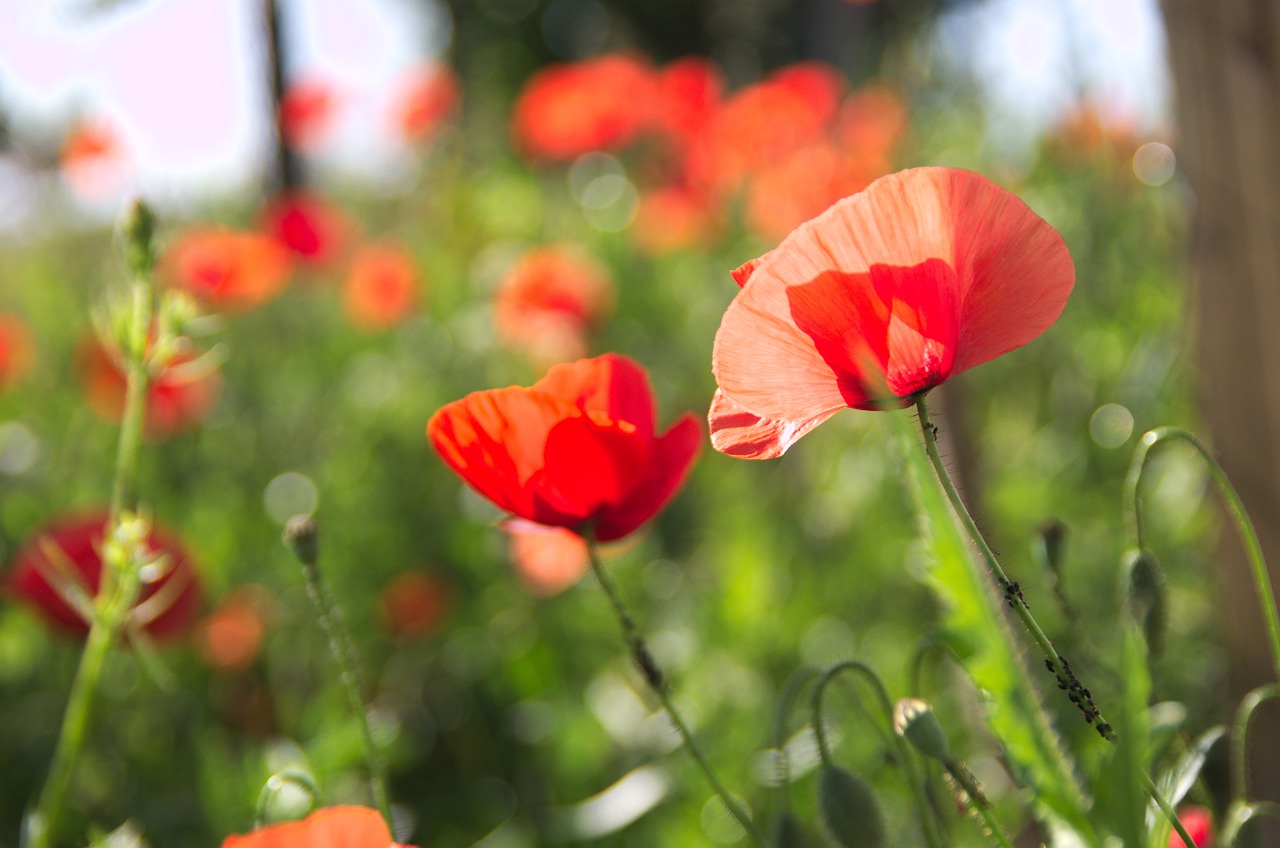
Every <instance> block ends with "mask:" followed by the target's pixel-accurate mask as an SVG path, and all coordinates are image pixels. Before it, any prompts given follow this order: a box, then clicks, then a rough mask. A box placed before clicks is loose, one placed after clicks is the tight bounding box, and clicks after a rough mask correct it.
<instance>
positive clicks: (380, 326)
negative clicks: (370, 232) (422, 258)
mask: <svg viewBox="0 0 1280 848" xmlns="http://www.w3.org/2000/svg"><path fill="white" fill-rule="evenodd" d="M417 302H418V271H417V268H416V267H415V266H414V261H413V257H412V256H410V255H409V252H408V251H407V250H405V249H404V248H403V247H400V246H399V245H395V244H391V243H385V244H379V245H373V246H370V247H365V248H362V249H361V250H360V251H359V252H358V253H357V254H356V255H355V257H354V258H353V259H352V260H351V270H350V272H348V274H347V282H346V286H345V287H344V289H343V305H344V306H345V307H346V312H347V316H348V317H349V318H351V320H352V321H353V322H354V323H355V324H356V325H357V326H359V327H361V328H363V329H366V330H385V329H386V328H388V327H391V326H393V325H394V324H397V323H399V322H400V321H401V320H402V319H403V318H404V317H405V316H406V315H408V314H409V310H410V309H412V308H413V306H414V304H416V303H417Z"/></svg>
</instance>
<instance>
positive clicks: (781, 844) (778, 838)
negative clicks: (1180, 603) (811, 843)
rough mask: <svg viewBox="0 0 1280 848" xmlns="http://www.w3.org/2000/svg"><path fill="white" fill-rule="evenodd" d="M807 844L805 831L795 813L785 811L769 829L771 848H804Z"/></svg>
mask: <svg viewBox="0 0 1280 848" xmlns="http://www.w3.org/2000/svg"><path fill="white" fill-rule="evenodd" d="M806 844H808V843H806V842H805V839H804V830H803V829H802V828H801V827H800V820H799V819H797V818H796V817H795V814H794V813H791V812H790V811H787V810H784V811H783V812H782V813H780V814H779V815H778V817H777V818H776V819H774V820H773V826H772V827H771V828H769V846H770V848H804V846H805V845H806Z"/></svg>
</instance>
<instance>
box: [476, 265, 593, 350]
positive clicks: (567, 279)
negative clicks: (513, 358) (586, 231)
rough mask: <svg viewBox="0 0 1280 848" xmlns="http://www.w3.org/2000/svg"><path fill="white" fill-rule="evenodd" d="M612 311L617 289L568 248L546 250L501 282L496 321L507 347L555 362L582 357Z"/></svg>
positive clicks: (495, 315) (511, 271)
mask: <svg viewBox="0 0 1280 848" xmlns="http://www.w3.org/2000/svg"><path fill="white" fill-rule="evenodd" d="M612 306H613V283H612V281H611V280H610V278H609V276H608V274H607V272H606V271H605V270H604V269H603V268H601V267H600V266H599V265H598V264H596V263H595V262H594V261H593V260H591V259H590V258H589V257H587V256H586V255H584V254H581V253H579V252H577V251H575V250H572V249H570V248H563V247H542V248H535V249H534V250H530V251H529V252H527V253H525V254H524V255H523V256H522V257H520V259H518V260H517V261H516V263H515V264H514V265H512V266H511V268H510V270H508V271H507V274H506V276H504V277H503V279H502V282H501V283H500V284H499V287H498V292H497V295H496V297H495V300H494V321H495V323H496V324H497V329H498V335H499V337H501V339H502V340H503V341H504V342H505V343H506V344H507V345H509V346H510V347H512V348H515V349H517V350H523V351H525V352H526V353H529V354H531V355H532V356H534V357H536V358H537V359H540V360H543V361H551V362H555V361H560V360H565V359H572V358H574V357H578V356H582V355H583V354H584V353H585V352H586V347H587V334H588V333H589V332H590V331H591V330H592V329H594V328H595V327H596V326H597V325H599V324H600V322H601V321H602V320H603V319H604V318H605V316H606V315H607V314H608V313H609V311H610V310H611V309H612Z"/></svg>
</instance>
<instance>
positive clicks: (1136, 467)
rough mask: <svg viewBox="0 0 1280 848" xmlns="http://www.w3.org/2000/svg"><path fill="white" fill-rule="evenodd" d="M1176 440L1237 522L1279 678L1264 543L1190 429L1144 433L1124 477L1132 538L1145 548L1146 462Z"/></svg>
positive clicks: (1277, 630) (1277, 621) (1279, 644)
mask: <svg viewBox="0 0 1280 848" xmlns="http://www.w3.org/2000/svg"><path fill="white" fill-rule="evenodd" d="M1174 440H1181V441H1184V442H1186V443H1187V444H1189V445H1191V446H1192V447H1193V448H1195V450H1196V453H1198V454H1200V457H1201V459H1203V460H1204V461H1205V464H1206V465H1208V466H1209V473H1210V474H1211V475H1212V476H1213V480H1214V482H1215V483H1217V484H1218V488H1219V489H1221V490H1222V496H1223V498H1224V499H1225V500H1226V502H1227V511H1228V512H1230V513H1231V517H1232V519H1233V520H1234V521H1235V523H1236V529H1237V530H1238V531H1239V532H1240V538H1241V540H1242V541H1243V542H1244V547H1245V552H1246V553H1247V554H1248V558H1249V568H1250V571H1251V572H1252V574H1253V585H1254V591H1256V592H1257V593H1258V603H1259V604H1260V605H1261V607H1262V618H1263V620H1264V622H1265V623H1266V628H1267V638H1268V639H1269V640H1270V642H1271V658H1272V663H1273V665H1274V666H1275V672H1276V678H1277V679H1280V615H1278V614H1277V612H1276V596H1275V592H1274V591H1273V590H1272V588H1271V577H1270V575H1269V574H1268V573H1267V563H1266V560H1264V559H1263V556H1262V543H1261V542H1260V541H1259V540H1258V533H1257V531H1256V530H1255V529H1254V527H1253V521H1252V519H1250V518H1249V513H1248V512H1247V511H1246V510H1245V508H1244V502H1243V501H1241V500H1240V494H1239V493H1238V492H1237V491H1236V488H1235V486H1233V485H1231V481H1230V480H1228V479H1227V473H1226V472H1225V471H1223V470H1222V466H1221V465H1219V464H1218V461H1217V460H1216V459H1214V458H1213V454H1211V453H1210V452H1209V449H1208V448H1207V447H1206V446H1205V445H1204V443H1203V442H1201V441H1200V440H1199V439H1197V438H1196V437H1195V435H1193V434H1192V433H1190V432H1188V431H1187V430H1183V429H1182V428H1180V427H1157V428H1156V429H1154V430H1150V431H1148V432H1147V433H1146V434H1144V435H1143V437H1142V439H1141V441H1139V442H1138V447H1137V449H1136V450H1135V451H1134V454H1133V460H1132V461H1131V462H1130V463H1129V473H1128V475H1126V477H1125V504H1126V507H1128V506H1129V505H1132V509H1128V508H1126V511H1125V515H1126V518H1127V522H1126V524H1127V529H1128V533H1129V538H1130V540H1131V541H1132V543H1133V544H1134V545H1135V546H1136V547H1137V548H1138V549H1140V550H1145V549H1146V545H1145V528H1144V527H1143V523H1142V498H1141V496H1140V495H1139V486H1140V484H1141V483H1142V477H1143V474H1144V473H1145V472H1146V470H1147V462H1148V460H1149V459H1150V456H1151V451H1152V449H1153V448H1154V447H1155V446H1156V445H1159V444H1163V443H1165V442H1169V441H1174Z"/></svg>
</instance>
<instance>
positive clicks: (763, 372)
mask: <svg viewBox="0 0 1280 848" xmlns="http://www.w3.org/2000/svg"><path fill="white" fill-rule="evenodd" d="M734 279H735V280H736V281H737V282H738V284H739V285H740V286H742V290H741V291H740V292H739V293H738V296H737V297H736V298H735V299H734V302H733V303H732V304H730V306H729V309H728V310H727V311H726V312H725V316H724V319H723V321H722V322H721V325H720V329H719V331H718V332H717V334H716V341H715V350H714V353H713V360H712V370H713V371H714V372H715V375H716V381H717V383H718V385H719V391H718V392H717V393H716V397H715V399H714V400H713V402H712V408H711V413H710V420H711V431H712V444H713V445H715V446H716V448H717V449H719V450H721V451H723V452H725V453H729V454H731V455H735V456H743V457H749V458H756V459H763V458H768V457H772V456H779V455H781V454H782V453H783V452H784V451H785V450H786V449H787V448H788V447H789V446H790V445H791V444H793V443H794V442H795V440H796V439H798V438H800V436H802V435H803V434H804V433H806V432H808V431H809V430H810V429H812V428H813V427H815V426H817V424H819V423H821V422H822V421H825V420H826V419H827V418H829V417H831V416H832V415H834V414H835V413H836V412H838V411H839V410H841V409H844V408H846V407H851V408H855V409H882V408H887V407H901V406H905V405H907V404H909V403H911V402H913V401H914V399H915V397H916V396H917V395H919V394H921V393H923V392H927V391H928V390H929V389H931V388H933V387H934V386H937V385H939V384H941V383H942V382H944V381H946V380H947V379H948V378H950V377H951V376H952V375H954V374H957V373H959V372H961V371H964V370H966V369H968V368H972V367H974V366H975V365H980V364H982V363H983V362H986V361H988V360H990V359H994V358H995V357H997V356H1000V355H1001V354H1003V353H1007V352H1008V351H1010V350H1013V349H1014V348H1017V347H1021V346H1022V345H1024V344H1027V343H1028V342H1030V341H1032V340H1033V339H1035V338H1036V337H1037V336H1039V335H1040V334H1041V333H1043V332H1044V331H1045V330H1046V329H1048V327H1049V326H1050V325H1051V324H1052V323H1053V322H1054V321H1056V320H1057V318H1058V315H1059V314H1061V312H1062V309H1063V308H1064V306H1065V305H1066V301H1067V297H1068V295H1069V294H1070V293H1071V289H1072V287H1073V285H1074V282H1075V269H1074V266H1073V265H1072V262H1071V256H1070V254H1068V252H1067V249H1066V245H1065V244H1064V243H1063V241H1062V237H1061V236H1060V235H1059V234H1058V232H1057V231H1056V230H1054V229H1053V227H1051V226H1050V225H1049V224H1047V223H1046V222H1045V221H1044V220H1043V219H1042V218H1040V217H1039V216H1038V215H1036V214H1035V213H1034V212H1032V211H1031V210H1030V209H1029V208H1028V207H1027V206H1026V204H1025V203H1023V202H1022V201H1021V200H1019V199H1018V198H1017V197H1016V196H1014V195H1013V194H1011V193H1010V192H1008V191H1006V190H1005V189H1003V188H1000V187H999V186H997V185H996V184H995V183H992V182H991V181H990V180H987V179H986V178H985V177H982V176H980V175H978V174H975V173H973V172H971V171H964V170H960V169H956V168H916V169H912V170H907V171H902V172H900V173H897V174H892V175H890V176H887V177H883V178H881V179H879V180H876V181H875V182H873V183H872V184H871V185H870V186H869V187H868V188H867V189H866V190H865V191H863V192H861V193H859V194H856V195H853V196H852V197H847V198H845V199H844V200H841V201H839V202H838V203H836V204H835V205H834V206H832V207H831V208H830V209H828V210H827V211H826V212H824V213H822V214H821V215H819V216H818V217H817V218H815V219H813V220H812V221H809V222H807V223H805V224H803V225H801V226H800V227H799V228H798V229H796V230H795V231H794V232H793V233H791V235H789V236H788V237H787V238H786V239H785V240H784V241H783V242H782V244H781V245H779V246H778V247H777V248H776V249H774V250H773V251H771V252H769V253H767V254H765V255H764V256H763V257H761V258H760V259H758V260H755V261H753V262H750V263H748V264H747V265H746V266H744V267H743V268H741V269H739V271H738V272H736V273H735V274H734Z"/></svg>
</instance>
